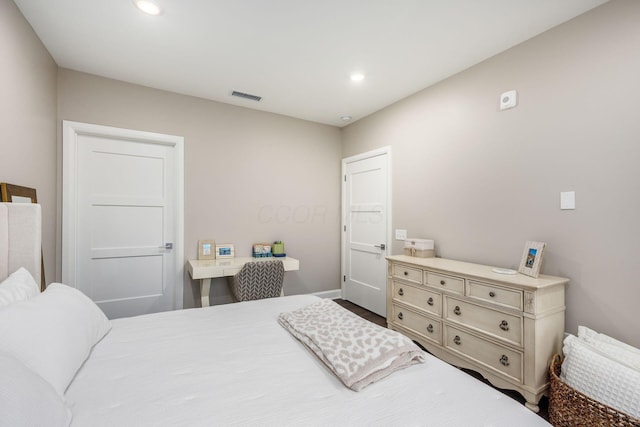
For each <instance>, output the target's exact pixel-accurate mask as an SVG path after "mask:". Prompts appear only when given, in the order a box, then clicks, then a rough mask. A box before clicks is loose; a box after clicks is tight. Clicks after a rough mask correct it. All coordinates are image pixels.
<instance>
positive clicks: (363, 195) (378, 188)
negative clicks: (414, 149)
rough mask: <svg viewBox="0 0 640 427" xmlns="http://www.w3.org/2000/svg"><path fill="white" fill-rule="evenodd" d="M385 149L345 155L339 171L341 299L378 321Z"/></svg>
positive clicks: (383, 280)
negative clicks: (340, 191) (341, 179)
mask: <svg viewBox="0 0 640 427" xmlns="http://www.w3.org/2000/svg"><path fill="white" fill-rule="evenodd" d="M389 150H390V149H389V148H385V149H382V150H378V151H375V152H370V153H365V154H362V155H359V156H354V157H350V158H348V159H344V160H343V161H342V169H343V196H342V201H343V203H342V209H343V218H344V223H343V233H342V234H343V239H342V241H343V245H342V247H343V251H342V253H343V255H342V256H343V261H342V267H343V270H342V271H343V273H342V274H343V297H344V299H346V300H349V301H351V302H353V303H355V304H357V305H359V306H361V307H364V308H366V309H367V310H370V311H373V312H374V313H377V314H379V315H381V316H383V317H386V313H387V262H386V260H385V256H386V255H387V253H389V254H390V252H388V247H389V241H388V240H389V239H388V236H389V234H390V233H389V229H390V224H391V221H390V219H391V215H390V213H389V210H390V206H391V204H390V197H389V196H390V185H389V184H390V179H389V177H390V171H389V157H390V153H389Z"/></svg>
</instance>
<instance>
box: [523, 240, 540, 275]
mask: <svg viewBox="0 0 640 427" xmlns="http://www.w3.org/2000/svg"><path fill="white" fill-rule="evenodd" d="M546 246H547V244H546V243H544V242H527V243H526V244H525V245H524V252H523V253H522V259H521V260H520V268H519V269H518V271H519V272H520V273H522V274H526V275H527V276H531V277H538V275H539V274H540V267H541V266H542V257H543V255H544V248H545V247H546Z"/></svg>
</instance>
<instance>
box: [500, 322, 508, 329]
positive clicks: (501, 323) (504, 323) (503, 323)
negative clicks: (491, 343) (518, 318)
mask: <svg viewBox="0 0 640 427" xmlns="http://www.w3.org/2000/svg"><path fill="white" fill-rule="evenodd" d="M500 329H502V330H503V331H508V330H509V322H507V321H506V320H503V321H502V322H500Z"/></svg>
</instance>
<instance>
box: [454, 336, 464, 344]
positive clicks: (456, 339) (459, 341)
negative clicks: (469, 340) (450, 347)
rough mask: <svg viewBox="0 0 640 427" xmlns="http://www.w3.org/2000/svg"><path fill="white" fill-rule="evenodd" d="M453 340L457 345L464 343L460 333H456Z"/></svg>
mask: <svg viewBox="0 0 640 427" xmlns="http://www.w3.org/2000/svg"><path fill="white" fill-rule="evenodd" d="M453 342H454V344H455V345H460V344H461V343H462V340H461V339H460V337H459V336H458V335H456V336H455V337H453Z"/></svg>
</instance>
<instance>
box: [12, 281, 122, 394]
mask: <svg viewBox="0 0 640 427" xmlns="http://www.w3.org/2000/svg"><path fill="white" fill-rule="evenodd" d="M110 328H111V324H110V323H109V320H108V319H107V318H106V316H105V315H104V313H103V312H102V311H101V310H100V309H99V308H98V306H96V305H95V304H94V303H93V301H91V300H90V299H89V298H88V297H87V296H85V295H84V294H83V293H82V292H80V291H78V290H77V289H74V288H71V287H69V286H65V285H62V284H60V283H53V284H51V285H49V286H48V287H47V290H46V291H44V292H42V293H41V294H40V295H38V296H36V297H35V298H32V299H30V300H28V301H23V302H19V303H15V304H11V305H9V306H7V307H5V308H3V309H2V310H0V351H3V352H5V353H7V354H10V355H12V356H13V357H15V358H16V359H18V360H19V361H21V362H22V363H24V365H25V366H26V367H27V368H29V369H31V370H33V371H34V372H35V373H36V374H38V375H40V376H41V377H42V378H44V379H45V380H46V381H48V382H49V383H50V384H51V385H52V386H53V388H54V389H55V390H56V391H57V392H58V394H60V395H61V396H62V395H63V394H64V391H65V389H66V388H67V386H68V385H69V383H70V382H71V380H72V379H73V376H74V375H75V374H76V372H77V371H78V369H79V368H80V366H81V365H82V363H83V362H84V361H85V359H86V358H87V356H88V355H89V352H90V351H91V348H92V347H93V346H94V344H96V343H97V342H98V341H99V340H100V339H101V338H102V337H103V336H104V335H105V334H106V333H107V332H108V331H109V329H110Z"/></svg>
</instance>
